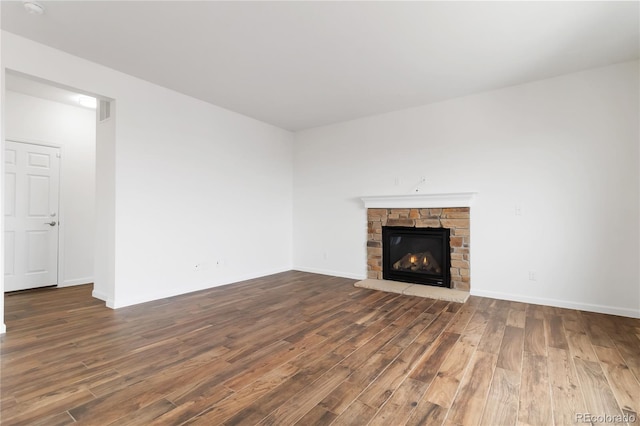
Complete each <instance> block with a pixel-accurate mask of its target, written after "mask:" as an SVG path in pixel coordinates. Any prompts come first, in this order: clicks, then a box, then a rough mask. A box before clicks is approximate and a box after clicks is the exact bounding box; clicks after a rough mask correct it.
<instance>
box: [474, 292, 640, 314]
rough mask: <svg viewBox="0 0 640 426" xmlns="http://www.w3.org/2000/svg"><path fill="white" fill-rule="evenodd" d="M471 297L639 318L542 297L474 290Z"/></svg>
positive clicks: (629, 311)
mask: <svg viewBox="0 0 640 426" xmlns="http://www.w3.org/2000/svg"><path fill="white" fill-rule="evenodd" d="M471 295H472V296H481V297H490V298H492V299H501V300H511V301H513V302H523V303H532V304H534V305H546V306H555V307H557V308H567V309H577V310H580V311H587V312H598V313H601V314H609V315H619V316H623V317H630V318H640V310H634V309H628V308H619V307H616V306H605V305H594V304H590V303H581V302H573V301H570V300H558V299H547V298H543V297H531V296H523V295H519V294H510V293H501V292H498V291H485V290H474V289H473V288H471Z"/></svg>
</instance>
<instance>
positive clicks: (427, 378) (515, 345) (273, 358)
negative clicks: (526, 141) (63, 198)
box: [0, 271, 640, 426]
mask: <svg viewBox="0 0 640 426" xmlns="http://www.w3.org/2000/svg"><path fill="white" fill-rule="evenodd" d="M353 283H354V281H353V280H349V279H343V278H333V277H327V276H321V275H315V274H308V273H302V272H295V271H291V272H286V273H282V274H277V275H273V276H270V277H265V278H261V279H255V280H251V281H246V282H242V283H237V284H233V285H228V286H223V287H217V288H213V289H210V290H206V291H201V292H197V293H191V294H187V295H183V296H178V297H173V298H170V299H165V300H160V301H155V302H151V303H147V304H143V305H138V306H133V307H129V308H123V309H119V310H116V311H113V310H110V309H108V308H106V307H104V305H103V303H102V302H100V301H98V300H95V299H92V298H91V290H92V289H91V286H79V287H70V288H62V289H43V290H35V291H28V292H21V293H14V294H9V295H7V296H6V298H5V301H6V302H5V310H6V324H7V327H8V330H9V332H8V333H7V334H6V335H4V336H3V337H2V338H1V339H0V367H1V379H2V381H1V384H0V404H1V407H0V408H1V411H0V420H1V423H2V425H23V424H24V425H26V424H28V425H47V426H52V425H54V426H55V425H66V424H73V423H79V424H86V425H181V424H188V425H219V424H224V425H250V424H258V425H290V424H300V425H329V424H333V425H367V424H370V425H394V426H395V425H476V424H484V425H516V424H517V425H552V424H557V425H564V424H576V423H578V424H581V423H586V424H588V423H589V421H588V420H587V417H586V416H587V414H588V415H590V416H592V420H593V418H596V420H597V417H596V416H610V417H609V418H608V420H610V422H611V423H613V424H629V425H640V421H639V420H638V419H637V413H638V412H639V411H638V410H640V383H639V381H638V379H639V378H640V320H636V319H630V318H623V317H616V316H610V315H601V314H594V313H587V312H580V311H575V310H567V309H558V308H552V307H545V306H537V305H528V304H523V303H515V302H507V301H500V300H493V299H487V298H479V297H471V298H470V300H469V301H468V302H467V303H465V304H458V303H449V302H443V301H438V300H432V299H423V298H418V297H411V296H402V295H398V294H389V293H382V292H377V291H374V290H367V289H359V288H355V287H353ZM577 415H578V416H579V415H582V416H583V417H576V416H577ZM625 416H626V417H625ZM596 423H597V421H596Z"/></svg>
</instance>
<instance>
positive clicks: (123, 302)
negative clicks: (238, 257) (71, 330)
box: [94, 266, 291, 309]
mask: <svg viewBox="0 0 640 426" xmlns="http://www.w3.org/2000/svg"><path fill="white" fill-rule="evenodd" d="M290 270H291V267H290V266H287V267H285V268H276V269H269V270H265V271H261V272H257V273H253V274H246V275H237V276H234V277H233V278H228V279H226V280H223V281H220V282H217V283H215V284H207V285H203V286H201V287H198V288H191V289H188V290H187V291H175V292H174V291H170V292H165V293H162V294H154V295H151V296H150V297H144V298H131V299H120V300H106V302H107V307H109V308H112V309H119V308H124V307H127V306H132V305H138V304H140V303H146V302H152V301H154V300H159V299H165V298H167V297H174V296H180V295H182V294H188V293H193V292H195V291H202V290H206V289H209V288H214V287H219V286H222V285H227V284H234V283H237V282H241V281H247V280H252V279H255V278H262V277H266V276H269V275H274V274H279V273H281V272H287V271H290ZM94 297H95V296H94ZM98 299H101V298H100V297H98ZM101 300H105V299H101Z"/></svg>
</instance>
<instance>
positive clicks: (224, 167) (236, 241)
mask: <svg viewBox="0 0 640 426" xmlns="http://www.w3.org/2000/svg"><path fill="white" fill-rule="evenodd" d="M2 43H3V44H2V55H3V61H4V66H5V67H7V68H8V69H12V70H16V71H19V72H22V73H25V74H29V75H34V76H36V77H40V78H43V79H46V80H49V81H54V82H57V83H61V84H63V85H67V86H70V87H74V88H78V89H80V90H82V91H86V92H89V93H93V94H97V95H102V96H105V97H108V98H112V99H115V102H116V105H117V108H116V115H115V117H114V119H115V146H114V147H113V152H114V156H115V161H114V168H115V171H114V174H113V179H114V180H115V195H114V204H115V212H114V216H115V224H113V225H114V238H113V239H114V241H113V242H112V243H110V242H109V241H96V244H105V245H106V246H107V247H105V248H104V250H105V251H106V252H110V253H114V257H115V258H114V260H113V264H114V266H113V268H114V269H115V270H114V271H113V277H114V283H113V285H112V286H111V288H110V289H109V290H111V289H112V290H113V291H109V292H106V296H107V299H109V300H108V305H109V306H112V307H120V306H126V305H129V304H133V303H138V302H144V301H148V300H154V299H158V298H162V297H166V296H172V295H176V294H182V293H186V292H190V291H195V290H199V289H203V288H208V287H212V286H216V285H220V284H224V283H229V282H234V281H240V280H242V279H246V278H250V277H257V276H262V275H267V274H270V273H274V272H279V271H284V270H288V269H291V245H292V234H291V222H292V142H293V134H292V133H290V132H287V131H285V130H282V129H279V128H276V127H274V126H271V125H267V124H265V123H262V122H259V121H257V120H253V119H250V118H247V117H245V116H242V115H240V114H236V113H233V112H230V111H228V110H225V109H222V108H219V107H216V106H213V105H210V104H207V103H204V102H202V101H199V100H196V99H193V98H190V97H188V96H185V95H182V94H179V93H176V92H174V91H171V90H168V89H164V88H162V87H159V86H157V85H154V84H151V83H148V82H145V81H143V80H140V79H137V78H134V77H131V76H128V75H125V74H122V73H119V72H116V71H114V70H111V69H108V68H106V67H103V66H100V65H97V64H94V63H91V62H89V61H86V60H83V59H80V58H78V57H74V56H72V55H69V54H66V53H63V52H61V51H58V50H56V49H52V48H49V47H46V46H44V45H41V44H38V43H34V42H32V41H30V40H27V39H24V38H22V37H18V36H16V35H13V34H11V33H7V32H5V33H4V34H3V39H2ZM98 155H99V153H98ZM98 165H100V157H98ZM98 190H100V187H98ZM97 197H100V192H98V193H97ZM107 225H108V224H107ZM267 242H269V244H270V245H269V248H268V249H267V248H266V244H267ZM99 261H102V262H107V261H106V260H105V259H100V260H99ZM218 262H220V264H219V265H218V264H217V263H218ZM196 264H199V265H201V267H200V270H198V271H195V270H194V269H195V265H196ZM98 269H99V268H98V265H96V271H98ZM105 269H108V266H105ZM97 279H98V277H97V275H96V281H97ZM103 294H105V293H103Z"/></svg>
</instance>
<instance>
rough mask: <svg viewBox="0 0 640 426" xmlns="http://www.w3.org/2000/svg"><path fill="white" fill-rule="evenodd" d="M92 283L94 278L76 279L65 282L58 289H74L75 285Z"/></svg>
mask: <svg viewBox="0 0 640 426" xmlns="http://www.w3.org/2000/svg"><path fill="white" fill-rule="evenodd" d="M92 283H93V277H86V278H76V279H74V280H64V281H63V282H62V283H60V284H58V287H72V286H74V285H84V284H92Z"/></svg>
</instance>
